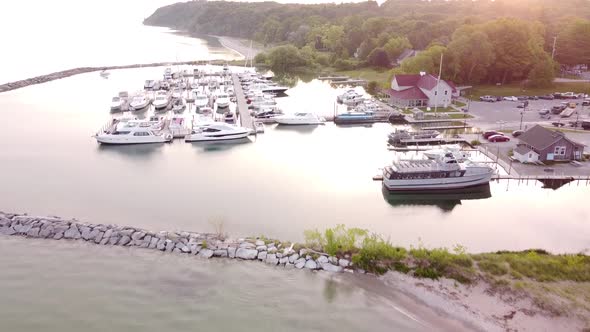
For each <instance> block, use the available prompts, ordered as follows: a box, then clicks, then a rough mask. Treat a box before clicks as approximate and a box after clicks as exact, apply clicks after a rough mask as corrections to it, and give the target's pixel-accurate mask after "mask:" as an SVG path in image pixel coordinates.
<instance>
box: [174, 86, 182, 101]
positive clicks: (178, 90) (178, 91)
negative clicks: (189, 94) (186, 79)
mask: <svg viewBox="0 0 590 332" xmlns="http://www.w3.org/2000/svg"><path fill="white" fill-rule="evenodd" d="M181 97H182V87H177V88H175V89H174V90H172V98H176V99H178V98H181Z"/></svg>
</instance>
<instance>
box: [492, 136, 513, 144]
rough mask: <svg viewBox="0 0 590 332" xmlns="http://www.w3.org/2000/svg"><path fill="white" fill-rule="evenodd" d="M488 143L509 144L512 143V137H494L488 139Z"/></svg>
mask: <svg viewBox="0 0 590 332" xmlns="http://www.w3.org/2000/svg"><path fill="white" fill-rule="evenodd" d="M488 141H490V142H494V143H495V142H508V141H510V137H508V136H505V135H493V136H490V137H488Z"/></svg>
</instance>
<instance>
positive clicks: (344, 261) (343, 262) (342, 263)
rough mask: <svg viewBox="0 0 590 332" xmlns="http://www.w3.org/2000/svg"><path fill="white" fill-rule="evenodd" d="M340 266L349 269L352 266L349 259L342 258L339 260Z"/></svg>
mask: <svg viewBox="0 0 590 332" xmlns="http://www.w3.org/2000/svg"><path fill="white" fill-rule="evenodd" d="M338 265H340V266H342V267H348V266H349V265H350V261H349V260H348V259H344V258H341V259H340V260H338Z"/></svg>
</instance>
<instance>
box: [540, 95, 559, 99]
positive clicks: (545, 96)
mask: <svg viewBox="0 0 590 332" xmlns="http://www.w3.org/2000/svg"><path fill="white" fill-rule="evenodd" d="M539 99H544V100H553V99H555V97H554V96H553V95H544V96H539Z"/></svg>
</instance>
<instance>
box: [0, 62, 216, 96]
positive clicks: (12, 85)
mask: <svg viewBox="0 0 590 332" xmlns="http://www.w3.org/2000/svg"><path fill="white" fill-rule="evenodd" d="M225 63H227V61H223V60H212V61H178V62H153V63H144V64H131V65H122V66H102V67H79V68H73V69H67V70H62V71H58V72H54V73H51V74H46V75H41V76H36V77H31V78H26V79H24V80H20V81H14V82H9V83H4V84H0V93H2V92H7V91H11V90H16V89H20V88H24V87H27V86H29V85H34V84H41V83H46V82H50V81H54V80H59V79H62V78H66V77H70V76H74V75H79V74H85V73H90V72H95V71H102V70H117V69H133V68H145V67H162V66H176V65H195V66H198V65H205V64H219V65H223V64H225Z"/></svg>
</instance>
